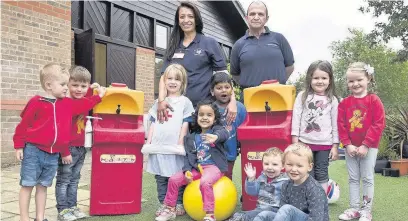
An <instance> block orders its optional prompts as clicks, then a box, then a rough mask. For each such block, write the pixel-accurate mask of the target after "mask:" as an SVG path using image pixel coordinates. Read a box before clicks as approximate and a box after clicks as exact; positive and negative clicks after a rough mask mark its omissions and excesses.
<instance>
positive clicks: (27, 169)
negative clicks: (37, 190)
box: [20, 143, 59, 187]
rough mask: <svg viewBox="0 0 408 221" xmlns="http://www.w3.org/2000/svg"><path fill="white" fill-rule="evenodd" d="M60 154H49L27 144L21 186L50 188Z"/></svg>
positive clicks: (22, 163) (22, 166) (24, 151)
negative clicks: (38, 185)
mask: <svg viewBox="0 0 408 221" xmlns="http://www.w3.org/2000/svg"><path fill="white" fill-rule="evenodd" d="M58 158H59V153H47V152H45V151H42V150H40V149H39V148H37V147H36V146H34V145H33V144H30V143H27V144H26V146H25V147H24V150H23V160H22V162H21V171H20V177H21V180H20V185H21V186H36V185H37V184H40V185H41V186H45V187H50V186H51V185H52V180H53V179H54V177H55V174H56V172H57V168H58Z"/></svg>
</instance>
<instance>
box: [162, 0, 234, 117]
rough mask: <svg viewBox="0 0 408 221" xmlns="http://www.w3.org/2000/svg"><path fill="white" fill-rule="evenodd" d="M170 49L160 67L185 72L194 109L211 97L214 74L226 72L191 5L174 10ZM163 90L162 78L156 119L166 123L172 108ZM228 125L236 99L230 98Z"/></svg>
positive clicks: (220, 56)
mask: <svg viewBox="0 0 408 221" xmlns="http://www.w3.org/2000/svg"><path fill="white" fill-rule="evenodd" d="M173 27H174V28H173V31H172V33H171V36H170V43H169V48H168V49H167V51H166V54H165V57H164V63H163V68H162V70H161V72H162V73H163V71H164V70H165V69H166V68H167V66H168V65H169V64H172V63H178V64H181V65H183V66H184V68H185V69H186V70H187V75H188V78H187V79H188V83H187V90H186V94H185V95H186V97H188V98H189V99H190V100H191V102H192V103H193V106H194V107H195V106H196V105H197V103H198V102H199V101H201V100H204V99H207V98H210V97H211V94H210V81H211V77H212V75H213V73H214V72H215V71H227V64H226V62H225V60H224V56H223V55H222V52H221V49H220V46H219V44H218V42H217V41H216V40H215V39H213V38H211V37H208V36H204V34H203V21H202V19H201V14H200V11H199V10H198V8H197V7H196V6H195V5H194V4H192V3H190V2H182V3H181V4H180V6H179V7H178V8H177V11H176V15H175V18H174V26H173ZM165 97H166V87H165V85H164V79H163V77H161V78H160V84H159V98H158V102H159V105H158V108H157V119H159V121H160V122H164V121H167V119H168V112H167V109H170V110H172V107H171V106H170V105H169V104H168V103H167V102H166V101H165ZM227 111H228V112H227V122H228V123H229V124H230V123H232V122H233V121H234V120H235V117H236V113H237V107H236V100H235V96H232V100H231V102H230V105H229V106H228V107H227Z"/></svg>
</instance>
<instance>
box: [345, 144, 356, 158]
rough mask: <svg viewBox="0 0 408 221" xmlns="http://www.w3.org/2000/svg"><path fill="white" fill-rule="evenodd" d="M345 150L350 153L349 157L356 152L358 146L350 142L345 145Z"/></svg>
mask: <svg viewBox="0 0 408 221" xmlns="http://www.w3.org/2000/svg"><path fill="white" fill-rule="evenodd" d="M346 150H347V153H348V155H350V157H354V156H356V154H357V151H358V147H356V146H354V145H351V144H350V145H347V147H346Z"/></svg>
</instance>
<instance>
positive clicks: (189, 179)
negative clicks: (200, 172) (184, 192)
mask: <svg viewBox="0 0 408 221" xmlns="http://www.w3.org/2000/svg"><path fill="white" fill-rule="evenodd" d="M184 177H185V178H186V181H187V183H191V182H193V174H192V173H191V171H186V172H185V173H184Z"/></svg>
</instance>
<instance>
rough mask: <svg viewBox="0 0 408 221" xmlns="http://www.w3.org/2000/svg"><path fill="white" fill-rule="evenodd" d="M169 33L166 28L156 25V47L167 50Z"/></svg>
mask: <svg viewBox="0 0 408 221" xmlns="http://www.w3.org/2000/svg"><path fill="white" fill-rule="evenodd" d="M167 33H168V28H167V27H166V26H163V25H160V24H157V25H156V47H158V48H162V49H167Z"/></svg>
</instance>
